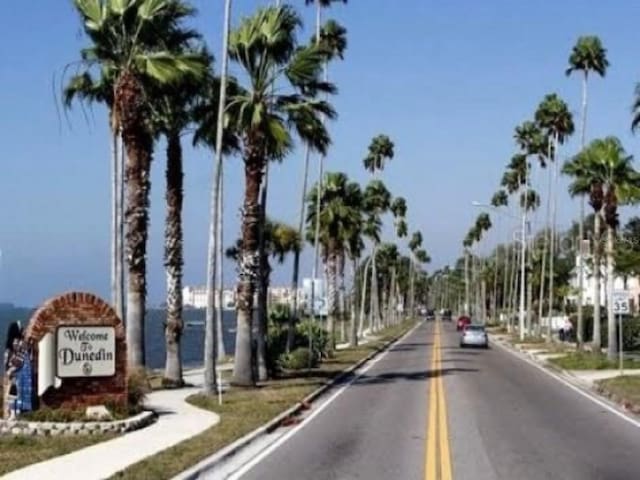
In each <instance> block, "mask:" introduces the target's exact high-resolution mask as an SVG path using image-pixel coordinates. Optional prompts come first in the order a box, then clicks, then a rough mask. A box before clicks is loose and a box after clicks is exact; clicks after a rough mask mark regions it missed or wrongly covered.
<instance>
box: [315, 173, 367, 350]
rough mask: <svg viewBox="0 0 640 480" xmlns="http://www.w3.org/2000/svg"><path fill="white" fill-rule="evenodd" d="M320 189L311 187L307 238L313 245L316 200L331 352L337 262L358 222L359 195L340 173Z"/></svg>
mask: <svg viewBox="0 0 640 480" xmlns="http://www.w3.org/2000/svg"><path fill="white" fill-rule="evenodd" d="M324 180H325V181H324V182H323V184H324V188H323V189H322V190H320V188H319V185H316V186H314V188H313V189H312V190H311V194H310V195H309V208H308V213H307V225H308V229H307V233H308V234H307V238H309V239H310V240H311V241H316V240H315V239H316V237H315V234H314V233H315V232H314V230H315V225H316V215H317V209H316V205H317V204H318V198H317V197H318V195H321V198H320V235H319V237H317V238H318V242H319V243H320V245H321V248H322V257H323V263H324V264H325V265H326V270H327V279H328V282H327V302H328V315H327V331H328V332H329V339H330V342H329V343H330V350H333V349H334V348H335V345H334V341H335V335H334V334H335V324H336V320H337V314H338V295H337V291H338V288H337V287H338V283H337V280H338V274H339V263H340V259H341V258H342V257H343V256H344V255H345V252H346V250H347V248H348V242H349V240H350V237H351V236H352V232H353V230H354V227H357V226H358V225H359V224H360V223H361V222H362V209H361V205H362V191H361V189H360V185H358V184H357V183H355V182H350V181H349V179H348V177H347V176H346V175H345V174H344V173H327V174H326V176H325V179H324Z"/></svg>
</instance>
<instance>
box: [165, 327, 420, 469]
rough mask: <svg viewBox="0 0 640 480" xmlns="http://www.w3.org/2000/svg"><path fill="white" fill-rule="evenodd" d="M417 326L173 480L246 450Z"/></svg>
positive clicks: (211, 466)
mask: <svg viewBox="0 0 640 480" xmlns="http://www.w3.org/2000/svg"><path fill="white" fill-rule="evenodd" d="M418 325H419V322H416V324H415V325H414V326H412V327H410V328H409V329H407V330H406V331H404V332H402V333H401V334H399V335H397V336H395V337H393V338H392V339H391V340H389V341H387V342H386V343H385V344H384V345H382V346H381V347H378V348H376V349H375V350H374V351H373V352H371V353H370V354H369V355H367V356H366V357H365V358H363V359H362V360H359V361H358V362H356V363H354V364H353V365H351V366H350V367H348V368H347V369H345V370H343V371H342V373H339V374H338V375H337V376H336V377H334V378H332V379H331V380H327V381H325V384H324V385H322V386H321V387H318V388H317V389H316V390H314V391H313V392H311V393H310V394H308V395H307V396H306V397H304V398H303V399H302V400H301V401H300V402H298V403H297V404H295V405H293V406H292V407H290V408H288V409H287V410H285V411H284V412H282V413H281V414H279V415H278V416H277V417H274V418H273V419H271V420H270V421H269V422H267V423H265V424H264V425H262V426H260V427H258V428H256V429H255V430H253V431H251V432H249V433H247V434H246V435H245V436H243V437H241V438H239V439H238V440H236V441H235V442H233V443H230V444H229V445H227V446H226V447H223V448H222V449H220V450H218V451H217V452H216V453H214V454H213V455H211V456H209V457H207V458H205V459H204V460H202V461H200V462H199V463H197V464H196V465H194V466H193V467H191V468H189V469H188V470H185V471H184V472H182V473H180V474H178V475H176V476H175V477H173V480H196V479H198V478H199V477H200V475H201V474H203V473H205V472H207V471H209V470H211V469H212V468H214V467H215V466H216V465H219V464H220V463H222V462H224V461H226V460H228V459H229V458H231V457H233V456H234V455H236V454H237V453H238V452H239V451H240V450H242V449H244V448H246V447H247V446H249V445H250V444H252V443H253V442H255V441H256V440H257V439H258V438H260V437H262V436H264V435H267V434H269V433H271V432H273V431H274V430H276V429H277V428H278V427H280V426H281V425H282V424H283V423H284V421H285V420H287V419H289V418H291V417H294V416H296V415H297V414H298V413H300V412H301V411H303V410H306V409H307V408H309V404H310V403H312V402H313V401H314V400H317V399H318V398H319V397H320V396H322V395H324V394H325V393H326V392H327V391H329V390H330V389H331V388H332V387H334V386H335V385H336V384H338V383H340V382H342V381H343V380H345V378H348V377H349V376H350V375H352V374H353V372H354V371H356V370H358V369H359V368H360V367H362V366H363V365H364V364H365V363H367V362H369V361H370V360H372V359H373V358H374V357H376V356H378V355H379V354H381V353H382V352H384V351H386V350H388V349H389V348H390V347H391V346H392V345H393V344H395V343H396V342H397V341H398V340H400V339H401V338H402V337H404V336H405V335H407V334H408V333H409V332H411V331H412V330H413V329H415V328H416V327H417V326H418Z"/></svg>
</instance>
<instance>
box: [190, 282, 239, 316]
mask: <svg viewBox="0 0 640 480" xmlns="http://www.w3.org/2000/svg"><path fill="white" fill-rule="evenodd" d="M215 302H216V306H217V305H218V294H217V291H216V295H215ZM182 303H183V305H184V306H185V307H190V308H207V287H202V286H187V287H183V289H182ZM235 306H236V292H235V290H229V289H226V290H223V291H222V308H223V309H225V310H233V309H234V308H235Z"/></svg>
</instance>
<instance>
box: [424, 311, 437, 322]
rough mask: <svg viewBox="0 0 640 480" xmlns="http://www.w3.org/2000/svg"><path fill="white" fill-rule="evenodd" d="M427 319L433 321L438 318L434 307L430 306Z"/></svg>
mask: <svg viewBox="0 0 640 480" xmlns="http://www.w3.org/2000/svg"><path fill="white" fill-rule="evenodd" d="M426 317H427V321H433V320H435V319H436V312H435V311H434V310H433V308H429V309H428V310H427V315H426Z"/></svg>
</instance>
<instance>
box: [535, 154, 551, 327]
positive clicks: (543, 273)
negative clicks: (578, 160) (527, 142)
mask: <svg viewBox="0 0 640 480" xmlns="http://www.w3.org/2000/svg"><path fill="white" fill-rule="evenodd" d="M548 155H549V156H551V147H549V149H548ZM547 177H548V186H547V206H546V224H547V225H546V229H545V231H544V242H543V245H542V265H541V266H540V295H539V305H538V323H539V324H540V325H542V312H543V308H544V286H545V285H544V284H545V280H546V276H547V271H546V268H547V250H548V248H549V243H550V236H551V218H550V217H551V191H552V186H553V182H552V175H551V167H549V172H548V174H547ZM550 321H551V320H549V322H550ZM547 333H549V332H547Z"/></svg>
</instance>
